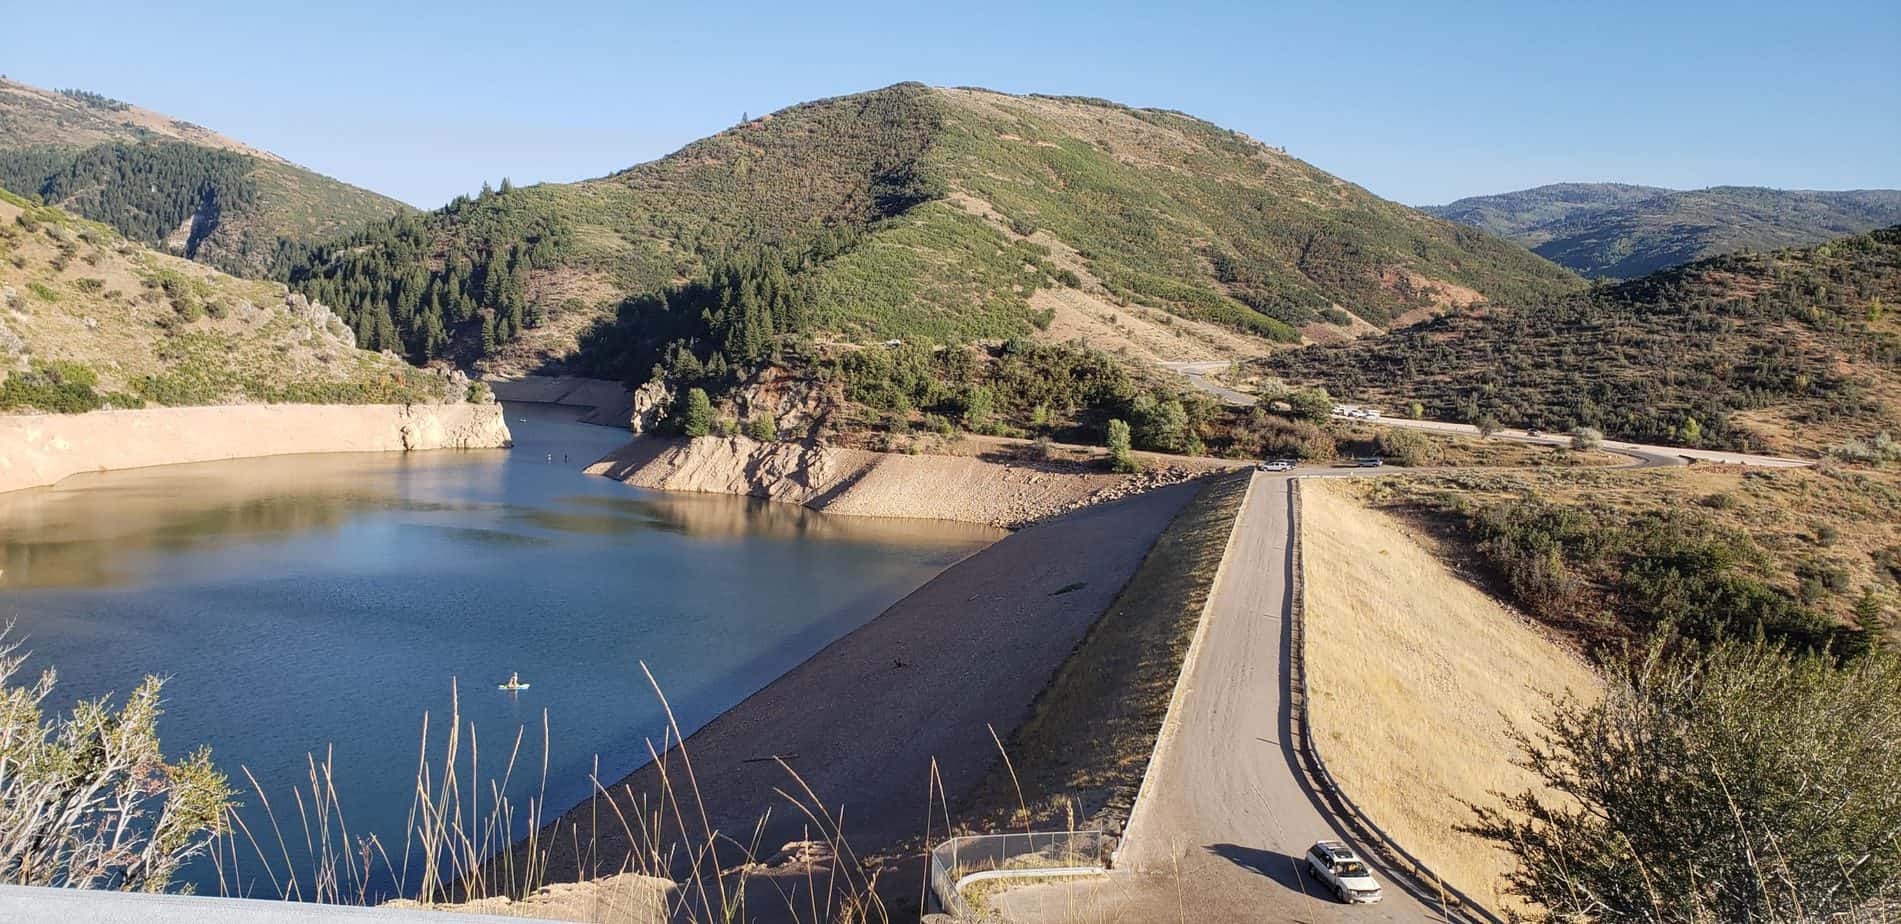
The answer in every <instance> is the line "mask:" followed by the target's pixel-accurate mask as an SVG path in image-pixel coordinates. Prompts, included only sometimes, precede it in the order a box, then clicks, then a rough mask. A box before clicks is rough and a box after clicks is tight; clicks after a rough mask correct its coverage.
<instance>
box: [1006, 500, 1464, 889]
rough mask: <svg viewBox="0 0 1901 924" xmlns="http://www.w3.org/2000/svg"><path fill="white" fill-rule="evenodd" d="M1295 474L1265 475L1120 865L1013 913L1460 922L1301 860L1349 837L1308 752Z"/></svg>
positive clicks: (1249, 504)
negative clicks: (1295, 627) (1368, 902)
mask: <svg viewBox="0 0 1901 924" xmlns="http://www.w3.org/2000/svg"><path fill="white" fill-rule="evenodd" d="M1288 484H1289V477H1288V476H1287V475H1273V474H1268V473H1256V474H1255V475H1254V479H1253V482H1252V484H1251V485H1250V488H1249V491H1248V497H1247V500H1246V501H1245V502H1244V504H1243V507H1242V510H1241V515H1240V519H1239V522H1238V524H1237V526H1236V530H1235V533H1234V536H1233V539H1232V540H1231V542H1230V545H1229V548H1228V553H1227V557H1226V558H1225V559H1224V563H1223V566H1222V571H1221V576H1220V578H1219V580H1218V582H1217V585H1216V587H1215V596H1214V605H1213V607H1212V608H1211V609H1210V611H1209V614H1208V616H1207V618H1206V619H1205V620H1204V621H1203V624H1202V626H1201V629H1200V631H1201V632H1202V633H1203V636H1202V637H1201V638H1200V639H1199V640H1198V641H1197V643H1196V645H1195V653H1194V655H1193V661H1192V663H1190V664H1188V665H1187V666H1186V668H1185V670H1186V675H1185V677H1184V685H1183V694H1182V699H1181V701H1180V702H1179V703H1177V704H1176V706H1175V709H1174V710H1173V711H1172V712H1171V715H1170V723H1169V726H1168V727H1166V728H1165V729H1164V730H1163V740H1162V743H1161V745H1160V747H1159V748H1158V749H1157V752H1156V757H1155V763H1154V764H1153V765H1152V766H1151V767H1150V768H1149V775H1148V779H1147V781H1146V783H1145V789H1144V790H1143V793H1142V795H1141V797H1140V799H1139V800H1138V801H1137V804H1136V807H1135V813H1134V815H1133V817H1131V818H1130V820H1129V825H1128V829H1127V831H1126V832H1125V834H1124V838H1123V845H1122V848H1121V853H1120V854H1119V856H1118V857H1117V865H1116V870H1115V871H1114V872H1113V873H1111V874H1110V875H1108V876H1106V877H1103V878H1100V879H1090V880H1079V881H1075V882H1070V883H1060V884H1051V885H1038V886H1030V887H1026V888H1020V889H1013V890H1010V891H1008V892H1004V893H1001V894H1000V895H997V896H995V897H994V898H993V899H992V905H993V906H994V907H996V908H997V910H999V911H1001V912H1003V913H1004V914H1005V916H1006V917H1008V918H1009V919H1010V920H1011V921H1018V922H1051V924H1059V922H1068V921H1076V920H1086V921H1092V922H1094V921H1105V922H1107V921H1127V922H1137V921H1143V922H1146V921H1177V920H1179V921H1192V922H1202V921H1208V922H1214V921H1312V922H1322V921H1353V922H1365V921H1441V920H1447V919H1446V918H1444V917H1442V916H1441V915H1440V914H1438V913H1437V912H1436V911H1434V910H1433V909H1432V908H1431V907H1430V906H1429V905H1428V904H1427V903H1425V902H1422V901H1420V900H1419V899H1417V898H1415V897H1413V896H1412V895H1410V894H1408V893H1407V892H1405V891H1404V889H1403V888H1401V886H1400V884H1399V882H1398V881H1397V880H1396V879H1395V878H1394V877H1393V876H1392V875H1391V874H1390V872H1388V873H1387V875H1383V876H1381V877H1380V878H1381V882H1382V883H1383V885H1384V886H1385V889H1386V900H1385V901H1384V902H1382V903H1380V904H1378V905H1374V906H1360V907H1349V906H1346V905H1342V904H1340V903H1338V902H1337V901H1335V900H1334V899H1333V897H1332V896H1331V895H1329V894H1327V893H1325V892H1324V891H1322V890H1321V889H1320V888H1318V887H1317V886H1316V884H1315V882H1314V880H1313V879H1312V877H1311V876H1309V875H1308V874H1307V872H1306V870H1305V868H1304V867H1303V866H1302V865H1301V863H1300V859H1299V858H1300V857H1301V856H1302V854H1304V853H1305V852H1306V849H1307V847H1308V846H1310V845H1311V844H1313V842H1314V841H1316V840H1320V839H1321V838H1330V837H1338V838H1345V834H1344V831H1343V830H1342V829H1340V828H1338V827H1336V825H1335V824H1334V822H1333V819H1332V815H1331V814H1330V812H1329V811H1328V810H1327V808H1326V805H1325V803H1324V802H1323V801H1322V800H1321V799H1320V797H1319V796H1318V795H1317V794H1316V793H1315V791H1314V789H1313V788H1312V786H1311V784H1310V782H1309V781H1308V778H1307V777H1306V775H1305V774H1304V772H1303V771H1302V770H1301V764H1300V762H1299V760H1298V756H1297V751H1296V749H1295V738H1294V731H1293V703H1292V690H1290V689H1289V682H1290V670H1291V663H1290V662H1291V658H1292V654H1293V645H1292V637H1291V631H1290V629H1291V627H1290V626H1289V624H1288V621H1287V618H1288V613H1289V606H1290V604H1291V601H1292V597H1291V594H1290V588H1291V576H1292V572H1293V561H1292V558H1291V556H1290V554H1289V548H1288V540H1289V537H1290V535H1291V533H1292V529H1291V521H1290V519H1289V510H1288V507H1289V504H1288ZM1349 840H1350V839H1349Z"/></svg>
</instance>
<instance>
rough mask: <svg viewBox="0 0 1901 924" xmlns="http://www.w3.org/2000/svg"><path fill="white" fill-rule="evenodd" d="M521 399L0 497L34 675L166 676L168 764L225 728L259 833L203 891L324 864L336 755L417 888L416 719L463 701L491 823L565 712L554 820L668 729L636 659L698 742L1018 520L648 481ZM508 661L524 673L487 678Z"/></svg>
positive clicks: (557, 738) (93, 692) (230, 889)
mask: <svg viewBox="0 0 1901 924" xmlns="http://www.w3.org/2000/svg"><path fill="white" fill-rule="evenodd" d="M507 414H508V425H509V427H510V429H511V430H512V431H513V432H514V436H515V441H516V442H515V448H514V449H512V450H478V451H467V452H454V451H442V452H427V453H409V454H402V453H377V454H327V455H308V456H284V457H275V458H266V459H247V460H233V461H228V462H213V463H204V464H197V465H180V466H167V467H161V468H150V469H138V470H130V471H121V472H110V473H99V474H85V475H78V476H74V477H72V478H69V479H67V480H65V481H63V482H61V483H60V484H59V485H57V486H55V487H52V488H41V489H32V490H27V491H19V492H12V493H9V494H0V622H4V621H7V620H11V621H13V623H14V627H13V630H12V634H11V635H10V636H9V638H10V640H11V641H15V642H22V643H23V645H22V649H23V650H24V651H27V652H30V654H31V657H30V658H29V660H28V662H27V664H26V666H25V668H24V673H25V674H27V675H37V673H38V672H39V670H41V669H43V668H47V667H52V668H56V669H57V670H58V672H59V682H58V686H57V687H56V688H55V690H54V694H53V696H52V700H51V702H49V703H48V706H49V708H50V710H58V711H60V712H64V711H66V710H67V709H68V708H69V707H70V706H71V705H72V703H73V702H74V701H76V700H78V699H90V698H94V697H98V696H102V695H106V694H120V695H123V694H124V693H126V692H127V691H129V690H131V689H132V688H133V687H134V686H135V685H137V683H138V682H139V681H140V679H141V678H143V677H144V676H146V675H148V674H156V675H159V676H163V677H167V678H170V679H169V682H168V683H167V684H166V687H165V714H164V715H163V717H162V718H161V719H160V721H159V734H160V738H161V740H162V742H163V743H164V746H165V752H166V755H167V757H169V758H173V759H179V758H183V757H184V756H185V755H186V754H188V753H189V752H190V751H191V750H192V749H193V748H194V747H196V746H198V745H200V744H203V745H209V746H210V747H211V748H212V751H213V754H214V757H215V758H216V761H217V763H218V765H219V767H220V768H221V769H223V770H224V771H225V772H227V773H228V774H229V775H230V777H231V779H232V782H233V785H234V786H235V787H236V788H237V789H238V790H239V792H240V795H239V797H238V798H239V800H240V801H241V802H243V803H244V805H245V807H244V808H243V809H242V810H241V812H240V814H241V816H242V817H243V818H244V820H245V821H246V823H247V824H248V825H249V826H250V831H251V834H253V835H255V836H256V838H257V842H258V844H259V845H260V846H259V848H257V849H254V848H253V847H252V846H251V845H250V844H249V843H241V846H239V847H238V848H237V851H236V852H237V854H238V861H237V864H236V865H237V867H238V871H237V873H236V874H234V873H233V872H232V870H231V869H230V867H231V866H232V863H231V862H230V861H229V860H227V862H226V863H225V864H224V866H225V867H227V868H226V870H225V872H224V874H223V875H222V876H221V875H219V874H218V873H217V872H216V870H215V868H214V866H213V865H212V864H209V863H207V862H205V861H199V862H197V863H195V864H194V865H193V866H192V867H191V869H190V874H189V876H188V877H187V878H189V879H191V880H192V881H194V882H195V883H196V884H197V885H198V888H199V891H201V892H208V893H211V894H219V893H220V892H222V893H226V894H232V893H242V894H250V895H257V896H263V897H274V896H275V895H277V894H278V893H280V892H283V891H285V890H286V889H287V886H285V885H283V884H282V883H281V882H280V884H278V885H276V886H273V883H272V881H271V878H270V875H271V874H270V872H267V871H266V870H265V869H264V868H263V867H262V866H261V865H260V864H259V862H258V860H257V854H258V853H259V852H260V851H261V852H262V853H264V854H265V856H266V857H267V858H268V859H269V860H270V862H271V865H272V869H273V871H274V872H275V873H276V875H277V877H278V878H279V879H280V880H283V881H288V879H287V874H286V869H289V870H293V871H295V873H296V878H297V879H299V880H305V881H306V882H307V880H308V878H309V876H310V867H311V866H312V864H311V862H310V856H309V851H308V850H306V848H305V846H304V843H305V839H306V838H305V833H304V830H305V826H306V823H305V821H304V820H303V819H300V814H299V813H300V807H299V804H298V800H299V795H300V794H301V799H302V802H303V805H302V807H301V811H302V812H303V813H304V817H305V818H309V819H310V820H309V822H308V824H309V826H310V828H311V830H312V832H313V833H314V832H315V831H316V820H315V819H314V818H311V817H310V816H311V813H313V812H316V811H318V810H317V809H315V808H313V802H314V801H315V798H314V796H313V793H312V788H311V775H312V766H313V764H314V765H315V766H317V767H318V768H319V772H320V773H321V768H322V767H323V766H324V765H325V764H326V761H327V763H328V766H329V767H330V768H332V770H333V772H334V776H333V787H332V786H331V785H324V786H322V788H323V789H324V790H326V791H329V790H331V789H332V788H333V789H334V794H335V798H336V800H337V803H338V811H337V814H338V815H340V817H341V819H342V822H343V823H344V824H347V825H348V826H349V833H348V837H349V843H351V844H352V845H355V844H356V843H357V842H359V841H361V840H362V839H364V838H367V837H369V836H371V835H374V837H375V838H376V839H377V842H378V844H379V845H380V849H381V850H382V851H384V852H386V853H387V854H388V855H389V856H390V858H391V862H390V863H389V864H385V863H384V862H383V861H382V860H381V859H378V860H376V861H375V863H374V864H373V866H374V871H373V872H372V874H371V877H370V878H371V879H372V880H373V882H372V883H371V887H372V889H373V890H374V891H375V892H376V893H381V894H393V893H396V892H400V891H402V890H403V889H404V888H405V884H404V883H401V882H398V881H396V880H397V879H398V878H401V877H400V876H392V875H390V874H389V872H388V870H387V869H386V866H399V865H400V861H399V860H398V857H399V855H400V853H401V848H402V844H403V842H404V834H405V830H406V828H408V827H409V825H410V822H409V821H408V814H409V812H410V811H411V807H412V805H413V803H414V796H415V792H416V788H417V782H416V781H417V775H418V774H417V765H418V756H419V753H418V752H419V749H420V746H421V744H422V736H423V728H424V721H425V715H427V717H428V721H429V723H430V724H429V737H430V739H431V756H432V759H434V760H435V761H437V762H438V763H439V762H440V756H441V752H442V748H443V745H444V743H445V740H446V736H445V734H444V732H445V726H446V725H447V724H448V716H449V715H450V710H451V705H452V697H454V702H455V703H456V705H457V706H458V707H459V710H460V715H461V725H460V732H461V735H460V737H461V741H460V747H461V748H463V749H464V753H463V760H464V761H465V763H463V765H462V766H460V767H459V768H458V772H459V773H460V774H462V776H463V778H464V788H463V792H462V796H461V801H462V802H463V803H468V802H469V801H470V793H471V792H474V791H476V790H478V789H479V795H478V796H477V804H475V805H474V806H473V808H472V810H473V811H474V812H475V813H476V814H478V815H479V814H484V813H485V812H486V807H487V806H488V805H489V804H490V803H491V802H492V800H493V797H494V795H495V794H498V793H499V794H503V795H506V796H507V797H508V798H509V799H510V800H511V801H512V802H513V803H514V804H515V805H517V806H525V805H526V804H527V802H528V801H529V800H531V799H537V798H540V797H541V793H542V792H543V789H542V787H543V785H544V783H543V781H542V776H543V767H542V763H543V748H542V743H541V742H542V738H543V729H544V722H545V728H546V739H547V742H548V747H547V753H546V782H545V787H546V789H545V803H546V806H547V811H546V812H545V813H544V814H545V815H546V816H548V817H552V816H554V815H557V814H558V813H559V812H561V811H563V810H565V809H566V808H567V807H568V806H570V805H573V804H575V803H577V802H579V801H580V800H582V799H583V798H585V797H586V796H588V795H589V793H590V791H591V786H592V784H591V783H590V779H591V778H592V777H593V776H594V774H596V772H597V768H598V774H599V778H600V779H601V780H602V781H603V782H610V783H611V781H613V780H616V779H619V778H620V777H621V776H622V775H623V774H624V773H626V772H627V771H629V770H632V769H633V768H634V767H636V766H638V765H640V764H642V763H645V762H646V760H647V753H648V750H647V749H648V742H649V741H650V740H651V741H652V742H654V746H656V747H658V746H659V744H660V735H661V733H662V731H663V729H664V723H665V719H664V715H663V713H662V710H661V707H660V703H659V701H658V699H657V698H656V697H655V694H654V691H653V689H652V687H651V686H649V684H648V681H647V679H646V677H645V675H644V674H643V673H642V670H641V665H642V664H643V663H644V664H645V665H646V666H647V667H648V668H649V669H650V670H651V671H652V673H653V675H654V677H655V679H656V680H657V681H658V683H659V684H660V685H661V687H662V689H663V690H664V692H665V694H666V696H667V698H668V700H669V701H670V702H671V704H672V706H673V709H674V711H675V713H676V715H677V717H678V720H679V722H680V724H681V725H682V726H683V727H684V728H685V729H686V730H687V731H688V732H689V733H690V732H691V730H692V729H694V728H697V727H698V726H699V725H701V724H704V723H705V722H707V721H709V720H710V719H712V718H713V717H714V716H716V715H718V714H719V713H720V712H721V711H723V710H725V709H727V708H729V707H731V706H733V705H735V704H737V703H738V702H739V701H740V700H742V699H744V698H745V697H746V696H748V695H750V694H751V693H753V692H755V691H757V690H758V689H760V688H761V687H763V686H765V685H766V684H768V683H770V682H771V681H772V680H774V679H775V678H777V677H778V676H779V675H781V674H783V673H784V672H786V671H787V670H789V669H791V668H792V667H794V666H796V665H797V664H798V663H799V662H801V661H803V660H804V659H805V658H807V657H809V656H811V655H812V654H814V653H816V652H817V651H818V650H819V649H821V648H823V647H824V646H825V645H826V644H828V643H829V642H831V641H832V640H834V639H836V638H838V637H839V636H841V635H844V634H845V633H847V632H850V631H851V630H852V629H854V628H856V627H858V626H860V625H862V624H864V623H865V622H866V621H868V620H870V619H871V618H873V617H874V616H876V615H877V614H878V613H879V612H881V611H882V610H883V609H884V608H885V607H887V606H889V605H891V604H892V603H894V602H896V601H897V600H898V599H900V598H901V597H903V596H904V595H905V594H907V593H909V592H910V591H912V590H913V589H915V588H917V587H918V586H920V585H922V584H923V583H925V582H926V581H928V580H930V578H932V577H933V576H935V575H936V574H937V573H938V572H940V571H942V570H943V569H944V568H946V567H948V566H949V565H951V564H953V563H955V562H956V561H958V560H959V559H961V558H963V557H964V556H966V555H969V554H971V553H972V552H975V551H976V550H978V549H980V548H982V547H983V546H984V545H987V544H988V543H990V542H992V541H994V540H996V539H997V538H999V537H1000V536H1001V535H1002V533H1001V532H1000V531H997V530H992V529H989V528H985V527H978V526H970V525H964V524H956V523H946V522H941V521H920V520H883V519H873V518H859V517H839V516H826V515H823V514H818V513H814V512H811V511H807V510H805V509H803V508H798V507H792V506H788V505H780V504H770V503H766V502H763V501H758V500H753V499H747V498H735V497H724V496H701V495H673V494H661V493H656V492H647V491H642V490H639V489H635V488H630V487H628V486H626V485H623V484H620V483H618V482H615V481H611V480H609V479H606V478H600V477H594V476H589V475H584V474H581V472H580V469H581V468H582V467H583V466H585V465H586V464H587V463H589V462H591V461H593V460H594V459H595V458H598V457H599V456H601V455H603V454H604V453H606V452H607V451H608V450H611V449H613V448H615V447H616V446H618V445H620V444H621V443H623V442H624V441H625V439H626V433H625V432H624V431H621V430H617V429H612V428H605V427H596V426H591V425H587V424H581V423H578V422H576V421H575V420H574V419H573V418H574V412H572V411H570V410H567V409H558V408H552V407H546V406H538V405H511V406H509V407H508V408H507ZM515 673H519V675H520V677H521V679H522V681H524V682H526V683H528V684H530V686H529V688H528V689H526V690H522V691H519V692H505V691H502V690H499V689H497V684H498V683H501V682H503V681H506V680H507V679H508V678H509V677H510V676H511V675H512V674H515ZM30 679H31V676H23V677H16V678H15V682H22V681H30ZM518 736H519V738H520V745H519V755H518V756H517V757H516V758H515V767H514V770H513V772H512V773H510V774H509V775H508V779H507V781H506V785H504V784H503V781H502V776H503V774H504V770H505V768H506V765H507V763H508V761H509V755H510V752H511V751H513V750H515V749H516V743H517V738H518ZM471 741H473V745H474V749H475V757H476V759H477V760H478V761H479V766H478V767H477V768H476V777H477V779H479V780H480V784H479V786H469V785H468V783H467V777H468V775H469V769H470V768H469V767H468V765H467V763H466V761H467V760H468V758H469V754H468V750H469V749H470V748H471ZM245 771H248V772H249V776H247V775H246V772H245ZM253 776H254V777H255V778H256V781H257V784H258V788H259V789H261V790H262V792H261V793H260V792H257V791H254V790H253V787H252V785H251V777H253ZM491 781H492V782H493V785H494V787H495V788H494V789H491V788H490V784H491ZM266 799H268V801H269V803H270V805H271V807H272V812H271V814H275V816H276V820H277V827H278V829H279V831H280V832H281V834H282V843H281V844H280V842H279V837H278V836H277V834H275V833H272V831H271V828H272V824H271V821H270V819H269V818H268V817H267V815H266V813H265V812H264V810H263V803H264V801H265V800H266ZM465 807H466V806H465ZM519 823H520V822H517V824H519ZM514 833H515V834H517V835H519V834H522V833H524V832H523V831H521V830H520V829H519V828H516V829H515V831H514ZM496 846H497V847H499V846H501V844H499V843H497V844H496ZM356 849H357V848H356V847H355V846H352V847H351V848H350V850H351V851H352V852H354V851H355V850H356ZM412 872H413V870H412ZM412 878H413V876H412ZM221 880H222V882H221ZM413 884H414V883H413V882H411V883H408V885H409V886H410V887H413ZM303 888H305V889H308V888H309V886H308V885H307V884H306V885H304V886H303ZM306 897H308V896H307V894H306Z"/></svg>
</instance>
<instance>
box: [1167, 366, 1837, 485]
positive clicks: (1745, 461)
mask: <svg viewBox="0 0 1901 924" xmlns="http://www.w3.org/2000/svg"><path fill="white" fill-rule="evenodd" d="M1161 365H1162V366H1163V367H1164V368H1167V369H1172V370H1174V371H1175V372H1179V373H1181V374H1182V375H1183V376H1185V377H1186V378H1187V379H1188V383H1189V384H1190V385H1193V386H1194V387H1196V388H1199V389H1201V390H1202V391H1205V392H1207V393H1209V394H1211V395H1214V396H1215V397H1217V398H1220V399H1221V400H1222V401H1223V402H1224V403H1227V404H1231V405H1236V406H1239V407H1251V406H1253V404H1254V402H1255V397H1254V396H1253V395H1250V394H1247V393H1245V392H1239V391H1235V390H1234V389H1232V388H1228V387H1227V386H1225V385H1221V384H1219V383H1217V382H1214V381H1212V380H1210V379H1209V378H1208V375H1209V374H1210V373H1214V372H1219V371H1221V370H1223V369H1226V368H1227V367H1228V364H1227V363H1206V362H1202V363H1162V364H1161ZM1379 422H1380V423H1382V424H1385V425H1387V426H1391V427H1405V428H1407V429H1411V430H1431V431H1435V432H1438V433H1457V434H1460V435H1463V436H1478V435H1479V430H1478V428H1477V427H1475V426H1472V425H1471V424H1461V423H1448V422H1446V421H1441V420H1408V419H1406V418H1403V417H1382V418H1380V419H1379ZM1492 438H1493V439H1504V440H1514V441H1516V442H1521V443H1542V444H1545V445H1548V446H1562V445H1568V444H1569V443H1570V442H1571V438H1570V437H1569V436H1558V435H1547V434H1541V435H1538V436H1533V435H1531V434H1530V433H1527V432H1526V431H1524V430H1510V429H1507V430H1499V431H1498V432H1496V433H1494V434H1492ZM1604 448H1605V449H1608V450H1611V451H1613V452H1621V453H1624V454H1625V455H1630V456H1635V457H1637V458H1638V459H1640V460H1642V462H1643V464H1645V465H1682V464H1684V463H1685V462H1690V461H1697V462H1722V463H1727V464H1730V465H1757V466H1763V467H1767V468H1791V467H1797V466H1804V465H1813V464H1814V463H1812V462H1809V461H1806V460H1803V459H1788V458H1783V457H1780V456H1760V455H1751V454H1749V453H1742V452H1725V451H1722V450H1716V449H1686V448H1683V447H1679V446H1652V445H1646V444H1643V443H1626V442H1623V441H1621V440H1605V441H1604Z"/></svg>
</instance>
